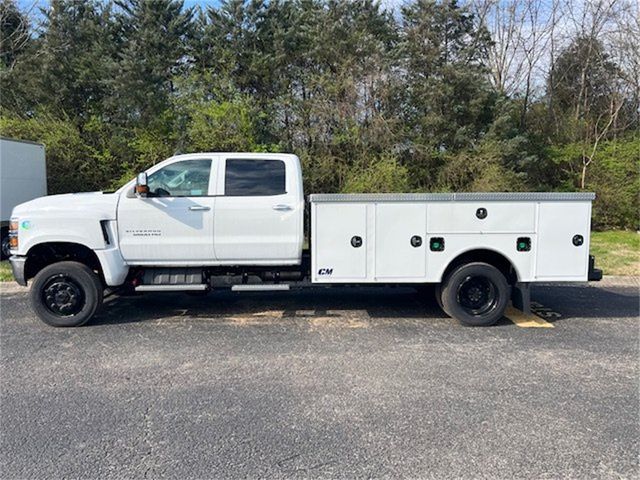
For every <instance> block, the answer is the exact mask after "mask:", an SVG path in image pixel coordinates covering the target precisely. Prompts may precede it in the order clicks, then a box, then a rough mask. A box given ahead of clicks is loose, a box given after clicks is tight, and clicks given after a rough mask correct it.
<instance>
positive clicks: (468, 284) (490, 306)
mask: <svg viewBox="0 0 640 480" xmlns="http://www.w3.org/2000/svg"><path fill="white" fill-rule="evenodd" d="M498 296H499V295H498V289H497V288H496V286H495V284H494V283H493V282H492V281H491V280H490V279H489V278H487V277H484V276H477V275H469V276H467V277H465V278H464V280H462V282H460V285H459V286H458V292H457V297H458V298H457V299H458V304H459V305H460V306H461V307H462V308H463V309H464V310H465V311H466V312H467V313H470V314H471V315H486V314H487V313H489V312H491V311H493V310H494V309H495V308H496V307H497V305H498Z"/></svg>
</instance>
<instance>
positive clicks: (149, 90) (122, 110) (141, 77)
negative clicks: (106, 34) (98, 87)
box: [112, 0, 194, 125]
mask: <svg viewBox="0 0 640 480" xmlns="http://www.w3.org/2000/svg"><path fill="white" fill-rule="evenodd" d="M183 3H184V2H183V1H181V0H154V1H146V0H117V1H116V4H117V5H118V6H119V7H120V9H121V12H120V13H119V15H118V23H119V27H120V31H121V35H122V39H123V40H122V41H123V44H122V49H121V51H120V52H119V55H118V73H117V75H116V76H115V78H113V79H112V85H113V91H114V95H115V97H114V103H115V104H114V107H115V111H116V115H117V118H119V119H120V120H121V121H123V122H124V123H130V122H141V123H142V124H143V125H144V124H148V123H149V122H152V121H154V120H156V119H157V118H158V117H159V116H161V114H162V112H164V111H165V110H166V109H167V108H168V106H169V100H170V95H171V94H172V93H173V92H174V82H173V80H174V77H175V76H177V75H180V74H183V73H185V72H187V71H188V69H189V65H190V63H191V60H192V59H191V57H190V56H189V39H190V38H191V35H192V27H193V25H192V19H193V15H194V9H193V8H191V9H185V8H184V6H183Z"/></svg>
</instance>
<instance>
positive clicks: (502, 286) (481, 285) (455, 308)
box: [440, 262, 510, 326]
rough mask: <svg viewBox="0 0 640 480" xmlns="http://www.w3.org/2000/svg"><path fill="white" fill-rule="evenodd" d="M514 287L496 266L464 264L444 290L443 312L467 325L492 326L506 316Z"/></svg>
mask: <svg viewBox="0 0 640 480" xmlns="http://www.w3.org/2000/svg"><path fill="white" fill-rule="evenodd" d="M509 293H510V287H509V284H508V283H507V279H506V278H505V276H504V275H503V274H502V272H501V271H500V270H498V269H497V268H496V267H494V266H492V265H489V264H487V263H482V262H474V263H468V264H465V265H461V266H460V267H458V268H456V269H455V270H454V271H453V272H451V273H450V274H449V275H448V276H447V278H446V279H445V281H444V282H443V285H442V288H441V297H440V299H441V301H442V307H443V310H444V311H445V312H446V313H447V314H448V315H449V316H451V317H453V318H455V319H457V320H459V321H460V322H462V323H463V324H465V325H470V326H488V325H493V324H494V323H496V322H497V321H498V320H500V318H502V316H503V315H504V311H505V309H506V308H507V304H508V303H509V296H510V295H509Z"/></svg>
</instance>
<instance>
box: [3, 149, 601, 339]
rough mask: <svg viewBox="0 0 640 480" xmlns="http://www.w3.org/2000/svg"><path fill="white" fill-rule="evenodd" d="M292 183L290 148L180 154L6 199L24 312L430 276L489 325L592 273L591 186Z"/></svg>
mask: <svg viewBox="0 0 640 480" xmlns="http://www.w3.org/2000/svg"><path fill="white" fill-rule="evenodd" d="M302 184H303V182H302V170H301V166H300V161H299V159H298V157H296V156H295V155H291V154H276V153H194V154H188V155H177V156H174V157H171V158H169V159H167V160H165V161H163V162H161V163H159V164H157V165H155V166H153V167H151V168H150V169H148V170H147V171H146V172H142V173H140V174H139V175H138V176H137V178H136V179H133V180H131V181H130V182H129V183H127V184H126V185H124V186H123V187H122V188H120V189H119V190H117V191H115V192H111V193H103V192H94V193H78V194H65V195H53V196H46V197H41V198H38V199H35V200H32V201H30V202H27V203H23V204H21V205H19V206H17V207H16V208H15V209H14V210H13V213H12V218H11V222H10V245H11V253H12V257H11V264H12V269H13V274H14V277H15V279H16V281H17V282H18V283H19V284H20V285H27V283H29V282H30V283H31V291H30V297H31V303H32V305H33V308H34V310H35V312H36V314H37V315H38V316H39V318H40V319H42V320H43V321H44V322H45V323H47V324H49V325H52V326H79V325H82V324H84V323H85V322H87V321H89V320H90V319H91V318H92V317H93V316H94V315H95V314H96V312H97V311H98V309H99V308H100V306H101V304H102V300H103V294H104V292H105V290H109V291H128V292H139V293H144V292H165V291H186V292H203V293H204V292H207V291H210V290H211V291H213V292H215V291H217V290H219V289H232V290H234V291H237V292H243V291H244V292H247V291H265V290H266V291H287V290H290V289H293V288H303V287H312V286H331V285H345V284H353V285H358V284H368V285H372V284H382V285H385V284H394V285H399V284H406V285H413V286H421V285H426V284H435V285H436V286H437V288H436V297H437V300H438V302H439V303H440V305H441V306H442V308H443V309H444V311H445V312H446V313H447V314H449V315H450V316H452V317H455V318H457V319H459V320H460V321H461V322H462V323H464V324H466V325H491V324H493V323H495V322H496V321H497V320H499V319H500V318H501V317H502V315H503V313H504V310H505V308H506V307H507V305H508V303H509V302H510V301H513V303H514V305H515V306H517V307H518V308H521V309H523V310H525V311H527V310H528V308H529V286H530V284H531V283H533V282H584V281H587V280H598V279H599V278H600V277H601V275H602V274H601V272H600V271H599V270H597V269H595V268H594V266H593V257H590V256H589V234H590V223H591V202H592V200H593V199H594V198H595V196H594V194H592V193H440V194H438V193H436V194H429V193H407V194H351V195H348V194H317V195H310V197H309V199H308V202H306V201H305V197H304V193H303V187H302ZM307 207H308V208H307ZM307 212H308V213H307ZM307 216H309V218H305V217H307ZM305 220H306V221H305ZM305 226H308V228H305ZM305 234H308V236H309V245H310V251H307V250H305V249H303V245H304V244H305ZM275 301H277V298H274V302H275Z"/></svg>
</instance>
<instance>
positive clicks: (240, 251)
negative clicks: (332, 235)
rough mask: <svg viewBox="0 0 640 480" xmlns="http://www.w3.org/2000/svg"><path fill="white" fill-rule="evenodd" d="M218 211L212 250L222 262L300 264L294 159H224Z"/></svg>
mask: <svg viewBox="0 0 640 480" xmlns="http://www.w3.org/2000/svg"><path fill="white" fill-rule="evenodd" d="M220 177H221V178H220V179H219V180H218V182H219V183H218V191H219V192H222V195H220V196H218V197H217V199H216V211H215V214H214V220H213V222H214V226H213V236H214V249H215V254H216V259H217V260H218V262H220V263H223V264H236V265H243V264H252V265H292V264H297V263H299V262H300V251H301V242H302V215H303V208H304V205H303V202H302V198H301V195H302V194H301V190H300V189H301V185H299V184H298V183H299V182H300V181H301V180H300V179H299V169H298V168H296V165H294V162H293V161H292V159H291V158H289V157H285V158H283V159H282V160H280V159H276V158H251V156H250V155H248V156H243V157H241V158H238V157H228V158H224V159H223V163H222V164H221V168H220Z"/></svg>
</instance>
